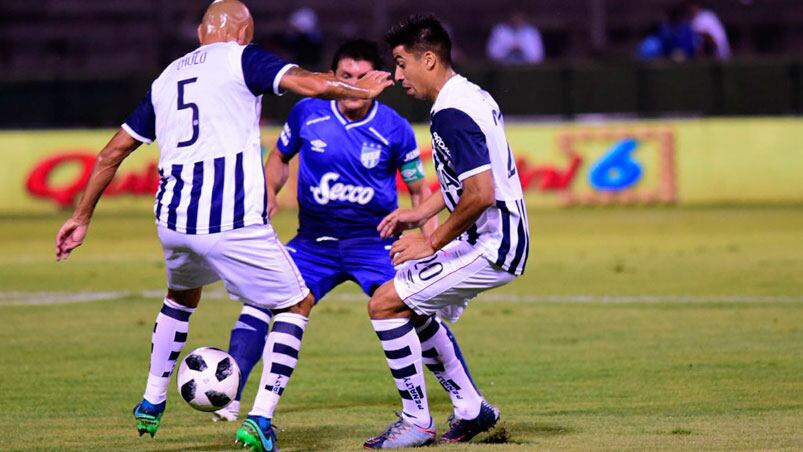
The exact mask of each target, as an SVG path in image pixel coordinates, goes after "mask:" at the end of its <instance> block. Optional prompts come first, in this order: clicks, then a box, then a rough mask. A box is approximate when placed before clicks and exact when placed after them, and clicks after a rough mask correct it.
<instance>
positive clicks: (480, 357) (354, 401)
mask: <svg viewBox="0 0 803 452" xmlns="http://www.w3.org/2000/svg"><path fill="white" fill-rule="evenodd" d="M247 3H248V4H249V6H250V8H251V9H252V11H253V13H254V16H255V21H256V38H255V41H256V42H257V43H259V44H262V45H265V46H267V47H269V48H273V49H275V50H277V51H279V52H282V51H283V50H282V49H281V48H279V47H278V46H277V45H276V42H275V39H274V38H275V36H276V35H277V34H278V33H281V32H282V31H283V30H284V29H285V28H286V26H287V25H286V18H287V17H288V16H289V15H290V14H291V13H292V12H293V11H294V10H296V9H297V8H299V7H302V6H305V7H311V8H313V9H314V10H315V11H317V13H318V17H319V19H320V28H321V30H322V32H323V36H324V41H323V42H324V50H323V52H322V53H323V55H330V54H331V51H332V50H333V48H334V47H335V46H337V44H338V43H339V42H340V41H342V40H343V39H346V38H349V37H354V36H361V37H369V38H374V39H381V36H382V34H383V32H384V30H385V29H386V28H387V27H388V26H389V25H390V24H392V23H394V22H395V21H397V20H398V19H399V18H401V17H403V16H405V15H406V14H408V13H410V12H417V11H420V10H421V9H425V10H428V11H433V12H435V13H437V14H438V15H439V16H440V17H441V18H442V19H444V20H445V21H446V22H447V23H448V24H449V26H450V28H451V30H452V31H453V35H454V39H455V43H456V46H457V48H458V49H459V51H460V57H459V60H458V68H459V70H460V71H461V72H463V73H465V74H466V75H467V76H469V77H470V78H471V79H473V80H475V81H477V82H478V83H480V84H481V85H483V86H484V87H485V88H487V89H488V90H489V91H490V92H491V93H492V94H493V95H494V97H495V98H496V99H497V100H498V102H499V103H500V105H501V108H502V111H503V112H504V114H505V118H506V121H507V125H508V131H509V140H510V144H511V147H512V148H513V151H514V153H515V155H516V157H517V163H518V167H519V171H520V174H521V177H522V179H523V182H524V185H525V186H526V187H527V202H528V205H529V206H530V209H531V212H530V217H531V219H532V225H531V226H532V229H533V231H532V235H533V237H534V239H535V242H534V248H533V250H532V253H531V260H532V264H531V266H530V267H529V268H528V273H527V275H526V276H525V277H523V278H520V279H519V280H517V281H516V282H515V283H514V284H513V285H511V286H510V287H509V288H507V289H506V290H500V291H499V292H498V293H493V294H489V295H488V296H485V297H481V298H480V299H479V300H478V301H477V302H476V303H477V304H478V306H476V308H475V309H473V310H469V312H468V314H467V316H466V317H465V318H464V319H462V320H461V321H460V322H459V323H458V324H457V325H456V330H457V331H458V334H459V335H460V337H461V338H463V337H465V338H466V339H464V342H465V345H464V348H465V349H466V353H467V355H468V359H469V361H470V363H471V364H472V366H473V368H474V373H475V376H476V377H477V378H478V379H479V380H480V385H481V386H483V384H484V383H488V385H487V386H485V387H486V388H487V389H486V391H488V395H489V397H490V398H492V399H493V400H494V401H497V402H499V403H500V405H502V406H503V410H504V412H505V414H506V420H507V423H506V424H505V426H506V428H507V431H508V434H509V436H506V435H497V436H492V437H488V438H484V439H483V440H484V441H488V442H495V441H507V442H508V443H509V444H506V445H504V444H503V445H496V446H493V447H494V448H499V449H505V450H507V449H510V450H530V449H532V448H536V447H544V448H549V449H556V448H557V449H577V450H581V449H616V450H622V449H638V450H643V449H646V448H656V449H672V450H677V449H745V448H748V449H771V448H787V449H799V448H801V447H803V436H801V432H803V399H802V398H801V394H803V383H801V379H800V375H803V354H801V353H802V352H801V349H800V347H799V344H800V343H801V341H803V330H801V328H800V325H801V324H803V280H801V278H800V276H799V275H801V274H803V254H802V253H801V251H802V250H803V234H801V233H800V231H801V230H803V209H801V206H802V205H803V181H801V178H800V173H801V169H803V149H801V143H803V118H801V114H803V50H801V49H803V45H802V44H803V8H800V5H799V1H798V0H739V1H736V0H712V1H709V2H705V3H706V6H709V7H711V8H712V9H713V10H714V11H716V13H717V14H718V15H719V17H720V18H721V19H722V21H723V23H724V24H725V27H726V30H727V32H728V36H729V38H730V42H731V45H732V48H733V53H734V56H733V58H731V59H730V60H728V61H715V60H710V59H693V60H688V61H683V62H675V61H664V60H661V61H651V62H643V61H637V60H636V59H635V58H634V57H633V55H634V51H635V48H636V46H637V45H638V43H639V41H640V40H641V39H642V38H643V37H644V36H645V35H646V34H647V33H648V32H649V30H650V29H651V27H652V26H653V25H654V23H655V22H657V21H659V20H660V19H661V17H662V12H663V11H664V10H665V9H666V8H667V7H669V6H672V5H674V4H678V3H680V2H677V1H671V0H563V1H561V0H530V1H512V0H500V1H496V2H494V3H493V6H492V7H491V6H489V5H488V2H487V1H478V0H442V1H439V2H424V3H423V6H422V2H414V1H408V0H374V1H371V0H349V1H341V2H332V1H322V0H321V1H319V0H309V1H304V2H295V1H293V2H263V1H259V2H256V1H254V2H247ZM205 6H206V3H205V2H198V1H190V0H174V1H169V2H167V1H159V0H153V1H121V0H105V1H100V0H70V1H67V0H62V1H57V0H49V1H22V0H0V67H1V68H2V71H0V153H1V154H2V162H3V165H2V166H0V346H2V347H3V352H2V353H0V368H2V369H4V371H3V372H0V387H2V388H3V394H4V396H3V399H2V400H0V406H1V407H3V409H2V410H0V438H2V439H0V449H4V450H6V449H7V450H18V449H25V448H30V446H31V444H35V445H36V446H34V448H36V447H39V448H42V449H71V450H89V449H97V450H101V449H108V448H111V447H126V448H136V449H142V448H145V449H147V448H151V449H165V448H172V449H174V450H186V449H189V448H195V449H199V450H219V449H223V448H226V447H228V444H229V441H228V436H226V435H229V434H230V433H231V432H229V430H231V429H229V428H228V427H227V426H225V425H224V426H221V425H214V426H212V425H208V424H207V423H206V418H205V417H203V416H202V415H200V414H199V413H194V412H192V411H191V410H190V409H189V408H187V407H185V406H183V405H180V404H179V403H178V402H177V400H178V399H177V397H176V394H175V392H173V388H171V397H172V400H174V401H176V402H173V405H172V407H171V410H175V411H173V412H172V413H170V414H169V415H170V422H171V423H170V425H169V426H168V425H166V426H165V429H164V431H160V433H159V435H158V436H157V440H161V442H156V443H152V444H151V443H144V442H135V439H136V438H134V435H132V432H133V430H131V429H130V426H129V425H128V424H129V423H130V419H129V417H130V413H129V412H128V409H129V408H130V407H129V406H128V405H129V401H133V400H134V399H136V397H137V396H138V395H139V391H140V390H141V388H140V386H141V381H140V380H141V378H140V377H142V376H143V375H142V374H143V373H144V371H143V369H144V365H145V364H144V363H145V362H146V360H147V347H146V346H147V342H148V339H147V338H148V337H149V334H150V323H151V320H152V317H153V315H154V314H155V312H156V309H157V308H156V306H157V304H156V303H158V301H159V298H160V296H161V295H160V290H159V288H160V287H161V285H162V284H163V278H164V276H163V266H162V263H161V255H160V251H159V247H158V242H157V241H156V238H155V234H154V233H153V232H154V231H153V225H152V219H151V217H150V215H151V213H150V212H151V205H152V201H151V193H152V192H153V189H154V187H155V183H154V179H153V177H154V173H155V171H154V170H153V167H152V166H151V165H152V162H154V161H155V160H156V159H157V157H158V152H157V149H156V147H155V146H150V147H142V148H141V149H140V150H138V151H137V152H136V153H135V154H134V155H132V157H131V158H130V159H129V161H127V162H126V163H125V164H124V166H123V168H122V169H121V173H120V177H119V178H118V179H117V180H116V181H115V183H114V186H113V189H112V190H110V191H109V192H108V193H107V194H108V195H114V196H109V197H108V198H107V199H104V200H103V201H101V203H100V206H99V208H98V213H97V220H96V223H95V224H94V225H93V228H92V231H91V232H90V237H89V239H88V242H87V244H86V245H85V246H84V247H83V248H81V249H80V250H78V251H77V252H76V255H75V256H74V257H72V258H71V259H70V261H68V262H67V263H66V264H59V265H56V264H55V263H53V262H52V241H53V236H54V235H55V232H56V230H57V228H58V225H59V224H60V223H61V222H62V221H63V219H64V218H65V217H66V216H67V215H68V214H69V206H70V204H71V202H72V201H74V200H75V199H76V198H75V197H76V196H79V195H80V189H81V184H80V179H81V176H82V172H83V171H85V170H86V168H87V166H86V165H87V162H91V160H92V156H93V155H94V154H95V153H96V152H97V150H98V149H100V148H101V147H102V146H103V144H104V143H105V142H106V141H107V139H108V137H109V136H110V134H111V133H112V132H113V130H114V128H115V127H117V126H118V125H119V123H120V121H121V120H122V119H123V118H124V117H125V116H126V115H127V113H128V112H129V111H130V110H131V108H133V106H134V105H136V103H137V101H138V100H139V99H140V98H141V96H142V95H143V93H144V92H145V91H146V90H147V87H148V84H149V83H150V81H151V79H152V78H153V77H154V76H156V75H157V74H158V72H159V70H160V69H161V68H162V67H163V66H164V65H165V64H167V63H168V62H169V61H171V60H172V59H174V58H176V57H177V56H180V55H182V54H184V53H185V52H186V51H188V50H190V49H192V48H194V46H195V45H196V43H195V37H194V36H195V35H194V33H195V24H196V22H197V21H198V20H199V18H200V16H201V14H202V12H203V9H204V8H205ZM514 10H524V11H525V12H526V13H527V14H528V16H529V19H530V21H531V22H532V23H534V24H535V25H537V26H538V27H539V29H540V30H541V32H542V35H543V38H544V46H545V49H546V56H547V57H546V60H545V61H544V62H543V63H541V64H538V65H519V66H501V65H498V64H495V63H492V62H489V61H488V60H487V59H486V58H485V56H484V46H485V41H486V38H487V37H488V33H489V31H490V29H491V27H492V26H493V24H495V23H497V22H499V21H501V20H504V19H505V18H506V17H507V16H508V15H509V14H510V13H511V12H512V11H514ZM317 67H318V68H319V69H325V68H326V57H324V58H323V59H322V60H321V61H320V62H319V64H318V65H317ZM381 99H382V100H383V101H385V102H387V103H388V104H390V105H392V106H393V107H394V108H396V109H398V110H399V112H401V113H402V114H403V115H405V116H406V117H408V118H409V119H410V120H411V121H412V122H414V123H415V124H416V133H417V136H418V139H419V143H420V145H421V147H422V149H424V150H426V148H428V147H429V145H428V130H427V125H426V120H427V118H428V106H427V105H425V104H424V103H419V102H415V101H412V100H410V99H408V98H406V97H405V96H404V94H403V93H402V91H401V89H399V88H398V87H397V88H393V89H391V90H389V91H388V92H386V93H385V94H383V96H382V98H381ZM297 100H298V98H297V97H293V96H291V95H286V96H283V97H281V98H279V99H275V98H266V100H265V102H264V119H265V124H264V126H265V128H264V132H265V133H264V136H263V142H264V145H265V147H266V149H267V148H270V147H271V146H272V143H273V140H274V139H275V136H276V133H277V130H278V127H279V126H280V125H281V122H282V121H283V118H284V117H285V115H286V112H287V111H288V109H289V108H290V107H291V106H292V105H293V103H294V102H295V101H297ZM630 138H634V139H635V140H636V145H637V147H636V149H635V151H634V152H632V154H631V158H630V159H627V160H626V161H628V162H635V163H637V164H638V166H639V168H640V170H641V171H640V174H639V176H638V177H636V178H635V180H631V181H629V182H628V184H625V186H622V187H618V188H616V189H614V190H611V189H610V187H608V188H607V189H601V188H600V183H599V180H597V182H596V183H595V182H593V181H592V179H593V178H592V173H593V172H594V169H595V168H598V167H599V165H600V164H602V163H604V162H606V161H609V159H607V158H606V157H610V155H611V153H612V151H613V150H615V149H616V148H617V146H620V145H622V144H623V143H624V142H626V141H627V140H628V139H630ZM60 162H61V163H60ZM64 162H66V163H64ZM620 163H621V161H620ZM427 170H428V176H429V177H430V178H432V176H433V175H432V171H431V167H427ZM606 174H607V176H608V177H607V180H608V182H610V179H611V178H615V176H616V174H610V173H604V172H603V173H602V180H603V182H605V181H606V177H605V175H606ZM597 175H598V176H599V174H597ZM291 183H292V182H291ZM601 185H602V186H605V184H604V183H603V184H601ZM292 195H293V190H292V187H288V188H287V189H285V191H284V192H283V198H282V203H283V205H284V206H285V207H290V208H289V209H285V210H284V211H283V212H282V213H281V214H280V216H279V217H278V218H276V221H275V223H276V225H277V229H278V230H279V232H280V235H281V236H282V238H284V239H288V238H290V237H291V236H292V234H293V231H294V227H295V219H294V212H293V210H292V208H291V207H292V205H293V199H292V198H293V196H292ZM219 289H220V287H214V288H213V290H212V293H211V294H210V298H211V299H210V300H209V301H208V302H207V303H208V304H210V306H206V308H207V309H206V310H204V309H203V308H202V309H201V310H200V311H199V314H198V315H197V316H196V318H195V320H194V323H193V327H192V328H193V332H194V336H193V337H192V338H191V342H190V343H189V344H188V350H189V349H190V348H192V347H194V346H201V345H218V346H222V347H225V341H226V340H227V334H228V328H230V325H231V323H232V322H233V320H234V318H235V316H236V306H235V305H234V304H233V303H228V302H225V301H220V299H221V298H222V295H221V293H220V290H219ZM355 300H363V301H364V297H362V296H361V295H359V294H358V293H357V291H356V290H355V288H354V287H351V286H350V285H349V286H347V287H344V288H341V289H340V290H339V291H337V292H336V293H335V294H334V295H333V296H332V300H331V301H330V303H329V304H327V305H324V306H322V307H321V308H320V312H318V313H317V314H316V317H315V319H314V320H313V322H319V323H316V325H315V326H316V328H311V332H310V335H309V338H308V340H307V342H306V343H305V349H304V350H303V351H302V355H303V356H304V357H305V358H307V359H302V360H301V363H300V365H299V371H298V377H297V379H295V380H294V383H293V384H292V385H291V390H289V391H288V395H289V396H290V397H287V398H286V399H287V400H283V402H282V405H281V406H280V410H282V409H284V410H285V414H284V418H283V422H282V424H281V425H283V426H286V427H287V429H288V432H287V433H285V434H283V435H282V447H283V449H285V448H286V449H288V450H335V449H337V450H352V449H354V448H355V447H357V446H358V445H359V444H360V440H361V439H363V437H365V436H366V435H368V434H373V433H375V432H374V430H375V429H376V428H379V426H378V425H373V424H374V420H376V419H379V418H380V417H381V418H382V419H384V417H382V416H385V415H387V414H388V413H389V409H390V408H391V407H393V406H394V403H395V399H394V398H393V397H394V395H393V394H392V393H391V391H388V388H389V386H391V385H390V379H389V378H388V377H387V375H386V370H385V369H384V368H383V367H382V366H383V364H382V360H381V351H380V350H379V347H378V346H376V344H375V343H374V342H372V341H374V340H375V338H373V337H372V336H371V334H370V328H368V326H367V325H366V322H365V315H364V309H363V308H362V303H354V301H355ZM483 300H484V301H487V302H488V303H487V304H481V303H483ZM118 301H119V302H118ZM78 302H81V303H80V304H77V303H78ZM489 329H490V331H496V330H497V329H498V330H499V331H502V332H503V334H489ZM489 336H490V337H489ZM354 338H357V340H358V341H359V344H358V345H356V349H354V351H349V352H348V353H347V352H345V351H344V350H352V349H351V348H349V347H355V345H354V343H353V340H354ZM511 344H516V346H515V347H511ZM355 353H356V354H357V356H354V354H355ZM6 369H14V371H12V372H8V371H6ZM335 369H349V370H350V371H353V372H359V374H360V375H361V378H354V379H352V378H348V377H344V376H342V375H340V374H338V373H336V372H335V371H334V370H335ZM258 371H259V370H258V369H257V370H255V372H258ZM20 373H23V375H22V376H20V375H19V374H20ZM320 375H325V376H326V381H321V379H320V378H319V377H316V376H320ZM645 382H646V383H645ZM428 385H429V387H430V388H431V389H430V393H431V394H433V395H432V397H433V407H434V410H435V411H436V416H437V418H438V419H439V420H441V421H442V419H443V418H445V416H446V411H447V410H448V407H447V402H446V401H445V400H444V399H443V397H440V396H442V394H438V389H437V387H436V386H437V383H436V382H434V381H433V380H429V381H428ZM252 395H253V386H252V387H251V388H250V389H249V390H248V392H247V393H246V396H245V398H246V399H249V398H250V397H251V396H252ZM333 401H334V402H333ZM335 417H336V418H337V419H338V422H339V424H338V423H333V421H332V419H333V418H335ZM76 419H77V420H76ZM366 419H368V421H366ZM76 424H77V425H76ZM375 427H376V428H375ZM440 428H442V427H440ZM285 445H286V446H285ZM487 447H489V448H490V447H492V446H487ZM460 450H464V449H460ZM465 450H476V449H473V448H466V449H465ZM495 450H496V449H495Z"/></svg>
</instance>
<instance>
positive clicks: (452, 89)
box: [430, 75, 530, 275]
mask: <svg viewBox="0 0 803 452" xmlns="http://www.w3.org/2000/svg"><path fill="white" fill-rule="evenodd" d="M431 120H432V123H431V127H430V132H431V133H432V149H433V151H434V152H433V156H434V160H435V170H436V172H437V174H438V181H439V182H440V186H441V192H442V193H443V198H444V200H445V202H446V207H447V208H448V209H449V211H453V210H454V208H455V206H456V205H457V203H458V201H460V196H461V195H462V193H463V181H464V180H465V179H466V178H468V177H471V176H473V175H475V174H479V173H482V172H484V171H488V170H490V171H491V174H492V176H493V182H494V192H495V197H496V204H495V205H494V206H492V207H489V208H488V209H487V210H485V212H483V213H482V215H480V217H479V218H478V219H477V221H476V222H475V223H474V224H473V225H471V227H470V228H469V229H468V231H466V233H465V234H463V235H462V236H461V237H460V239H461V240H466V241H468V242H469V243H470V244H471V245H473V246H477V247H480V249H481V250H482V254H483V256H485V257H486V258H487V259H488V260H489V261H490V262H491V263H493V264H495V265H496V266H497V267H500V268H502V269H504V270H505V271H507V272H509V273H512V274H514V275H520V274H522V273H524V267H525V265H526V264H527V256H528V254H529V248H530V237H529V234H530V232H529V231H530V229H529V226H528V224H527V208H526V205H525V203H524V195H523V192H522V189H521V182H520V180H519V175H518V171H517V170H516V164H515V161H514V159H513V153H512V152H511V150H510V146H509V145H508V142H507V137H506V136H505V126H504V121H503V120H502V114H501V112H500V111H499V105H497V103H496V101H494V100H493V98H492V97H491V95H490V94H488V93H487V92H485V91H483V90H482V89H481V88H480V87H479V86H477V85H475V84H473V83H471V82H470V81H468V80H466V78H465V77H461V76H459V75H455V76H454V77H452V78H451V79H449V80H448V81H447V82H446V84H444V85H443V88H442V89H441V91H440V93H438V98H437V99H436V100H435V104H434V105H433V106H432V112H431Z"/></svg>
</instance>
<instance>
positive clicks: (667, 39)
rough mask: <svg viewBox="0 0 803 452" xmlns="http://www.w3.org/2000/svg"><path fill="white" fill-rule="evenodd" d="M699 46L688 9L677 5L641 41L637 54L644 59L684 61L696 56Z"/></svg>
mask: <svg viewBox="0 0 803 452" xmlns="http://www.w3.org/2000/svg"><path fill="white" fill-rule="evenodd" d="M697 48H698V38H697V35H696V34H695V33H694V30H693V29H692V26H691V20H690V18H689V16H688V14H687V9H686V8H684V7H679V6H675V7H672V8H670V9H669V10H668V11H667V13H666V18H665V19H664V21H663V22H661V23H660V24H659V25H658V26H656V27H655V30H654V31H653V33H652V34H650V35H649V36H647V37H646V38H645V39H644V40H643V41H641V44H640V45H639V48H638V50H637V52H636V56H637V57H638V58H639V59H642V60H650V59H656V58H669V59H671V60H673V61H683V60H688V59H691V58H694V56H695V55H696V53H697Z"/></svg>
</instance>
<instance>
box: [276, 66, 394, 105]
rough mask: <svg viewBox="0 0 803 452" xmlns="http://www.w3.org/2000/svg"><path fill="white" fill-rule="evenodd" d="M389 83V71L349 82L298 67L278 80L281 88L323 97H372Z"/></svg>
mask: <svg viewBox="0 0 803 452" xmlns="http://www.w3.org/2000/svg"><path fill="white" fill-rule="evenodd" d="M391 85H393V81H392V80H391V79H390V73H389V72H385V71H371V72H368V73H367V74H365V76H364V77H362V78H361V79H359V80H358V81H357V82H355V83H354V84H351V83H346V82H343V81H340V80H338V79H336V78H335V76H334V75H333V74H329V73H322V72H310V71H307V70H306V69H302V68H300V67H293V68H291V69H290V70H288V71H287V73H285V74H284V76H282V79H281V81H279V87H280V88H281V89H283V90H287V91H292V92H294V93H296V94H299V95H302V96H305V97H320V98H323V99H348V98H352V99H354V98H356V99H373V98H374V97H376V96H378V95H379V94H380V93H382V91H384V90H385V88H387V87H389V86H391Z"/></svg>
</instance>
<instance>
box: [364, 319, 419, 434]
mask: <svg viewBox="0 0 803 452" xmlns="http://www.w3.org/2000/svg"><path fill="white" fill-rule="evenodd" d="M371 324H372V325H373V326H374V331H376V334H377V336H379V340H380V341H381V342H382V349H383V350H384V351H385V357H386V358H387V361H388V366H389V367H390V373H391V374H392V375H393V380H394V381H395V382H396V388H397V389H398V390H399V395H401V398H402V409H403V411H402V416H403V417H404V418H405V419H406V420H407V421H409V422H412V423H413V424H415V425H417V426H419V427H421V428H430V427H431V426H432V417H431V416H430V414H429V406H428V404H427V393H426V390H427V388H426V384H425V382H424V370H423V365H422V362H421V342H419V340H418V336H417V335H416V333H415V328H414V327H413V322H411V321H410V319H383V320H371Z"/></svg>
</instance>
